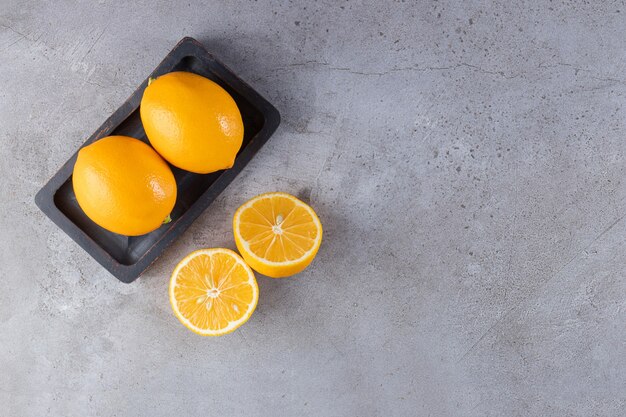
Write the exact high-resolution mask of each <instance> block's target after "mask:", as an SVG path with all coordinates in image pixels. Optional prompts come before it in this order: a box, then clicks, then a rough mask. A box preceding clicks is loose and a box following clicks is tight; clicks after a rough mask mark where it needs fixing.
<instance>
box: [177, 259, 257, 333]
mask: <svg viewBox="0 0 626 417" xmlns="http://www.w3.org/2000/svg"><path fill="white" fill-rule="evenodd" d="M169 293H170V303H171V304H172V309H173V310H174V314H175V315H176V317H177V318H178V320H180V322H181V323H182V324H184V325H185V326H186V327H187V328H188V329H190V330H192V331H194V332H195V333H197V334H199V335H202V336H221V335H223V334H227V333H230V332H232V331H234V330H235V329H236V328H238V327H239V326H241V325H242V324H244V323H245V322H246V321H247V320H248V319H249V318H250V316H251V315H252V313H253V312H254V309H255V308H256V305H257V301H258V299H259V288H258V286H257V283H256V279H255V278H254V273H253V272H252V270H251V269H250V267H249V266H248V265H246V263H245V262H244V261H243V259H241V257H240V256H239V255H237V254H236V253H235V252H233V251H232V250H230V249H220V248H216V249H201V250H197V251H195V252H192V253H190V254H189V255H187V256H186V257H185V258H184V259H183V260H182V261H180V263H179V264H178V265H177V266H176V268H175V269H174V272H173V273H172V277H171V279H170V288H169Z"/></svg>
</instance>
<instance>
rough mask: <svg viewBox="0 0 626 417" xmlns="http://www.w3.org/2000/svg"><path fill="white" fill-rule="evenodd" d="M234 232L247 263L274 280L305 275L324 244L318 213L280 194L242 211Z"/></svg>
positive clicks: (258, 200) (259, 198)
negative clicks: (298, 274) (303, 271)
mask: <svg viewBox="0 0 626 417" xmlns="http://www.w3.org/2000/svg"><path fill="white" fill-rule="evenodd" d="M233 231H234V234H235V243H236V244H237V249H239V252H240V253H241V256H243V259H244V260H245V261H246V262H247V263H248V265H250V266H251V267H252V268H253V269H254V270H255V271H257V272H259V273H261V274H263V275H267V276H268V277H272V278H281V277H288V276H291V275H293V274H297V273H298V272H300V271H302V270H303V269H304V268H306V267H307V266H308V265H309V264H310V263H311V261H313V258H315V255H316V254H317V251H318V249H319V247H320V244H321V243H322V223H320V220H319V218H318V217H317V215H316V214H315V211H313V209H312V208H311V207H310V206H309V205H307V204H306V203H304V202H302V201H300V200H298V199H297V198H296V197H294V196H292V195H290V194H287V193H280V192H276V193H266V194H261V195H258V196H256V197H254V198H253V199H251V200H249V201H248V202H246V203H245V204H243V205H242V206H241V207H239V209H237V211H236V212H235V216H234V218H233Z"/></svg>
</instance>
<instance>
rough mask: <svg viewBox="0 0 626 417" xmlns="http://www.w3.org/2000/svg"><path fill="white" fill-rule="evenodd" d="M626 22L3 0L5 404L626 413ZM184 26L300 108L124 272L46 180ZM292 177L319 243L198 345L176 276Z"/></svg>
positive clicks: (379, 412) (239, 411)
mask: <svg viewBox="0 0 626 417" xmlns="http://www.w3.org/2000/svg"><path fill="white" fill-rule="evenodd" d="M174 3H176V4H174ZM625 28H626V5H624V4H623V3H622V2H582V1H581V2H578V1H572V2H566V3H564V4H561V3H560V2H541V1H538V2H517V1H515V2H514V1H511V2H508V1H503V2H501V3H499V4H498V3H492V2H488V1H476V2H457V1H438V2H437V1H435V2H420V3H415V2H410V1H407V2H393V3H392V2H371V3H362V2H356V1H346V2H333V1H326V2H321V1H318V2H306V1H302V2H264V1H259V2H215V3H201V2H197V1H189V0H188V1H183V2H168V1H157V2H148V1H142V0H139V1H132V2H112V1H108V0H107V1H103V0H101V1H99V2H95V1H79V2H74V1H68V0H63V1H54V2H40V1H35V0H2V2H1V3H0V126H1V128H0V141H1V142H0V144H1V146H0V178H2V179H1V180H0V195H1V197H0V230H1V231H2V232H1V233H0V271H1V272H2V274H1V275H2V281H1V282H2V290H1V291H0V408H1V409H2V410H3V411H2V412H1V413H0V414H2V415H7V416H9V415H10V416H86V415H89V416H174V415H180V416H183V415H185V416H188V415H203V416H205V415H224V416H228V415H246V416H278V415H285V416H294V415H299V416H331V417H332V416H433V417H436V416H437V417H438V416H581V417H582V416H585V417H588V416H616V417H617V416H624V415H626V280H625V279H624V271H625V268H626V219H625V217H624V216H625V215H626V182H625V181H624V174H625V173H626V141H625V139H626V107H625V106H624V104H625V103H626V95H625V94H626V65H625V64H624V63H625V62H626V38H625V37H624V29H625ZM185 35H190V36H194V37H196V38H198V39H199V40H201V41H202V42H204V43H205V45H206V46H207V47H208V49H210V50H211V51H212V52H214V54H215V55H216V56H217V57H219V58H220V59H222V60H223V61H224V62H225V63H226V64H227V65H229V66H230V67H231V68H232V69H234V70H235V71H236V72H237V73H238V74H240V75H241V77H242V78H244V79H245V80H247V81H249V82H250V83H251V84H252V85H253V86H254V87H255V88H256V89H258V90H259V91H260V92H261V93H262V94H264V95H265V96H266V97H267V98H268V99H269V100H270V101H271V102H273V103H274V104H275V105H276V106H277V107H278V109H279V110H280V111H281V114H282V117H283V123H282V125H281V127H280V128H279V130H278V132H277V133H276V135H275V136H274V137H272V139H271V140H270V142H269V143H268V144H267V145H266V146H265V147H264V149H263V150H262V151H261V152H260V153H259V154H258V155H257V156H256V157H255V159H254V160H253V161H252V163H251V164H250V165H249V166H248V167H247V168H246V169H245V170H244V171H243V173H242V174H241V175H240V176H239V177H238V178H237V179H236V180H235V181H234V182H233V183H232V184H231V185H230V186H229V187H228V189H227V190H226V191H225V192H224V193H223V194H222V195H221V196H220V197H219V199H218V200H217V201H216V202H215V203H214V205H213V206H211V207H210V208H209V209H208V210H207V211H206V212H205V213H204V214H203V215H202V216H201V217H200V218H199V219H198V220H197V221H196V222H195V224H194V225H193V226H192V227H191V228H190V229H189V230H188V231H187V232H186V233H185V234H184V235H183V236H182V238H181V239H179V240H178V241H177V242H175V243H174V244H173V245H172V247H171V248H170V249H169V250H168V251H167V253H166V254H165V255H164V256H162V257H161V258H160V259H159V260H158V261H157V262H156V263H155V264H154V265H153V266H152V267H151V268H150V269H149V270H148V271H147V272H146V273H145V275H144V276H143V277H142V278H140V279H139V280H138V281H136V282H135V283H133V284H131V285H124V284H121V283H118V282H117V281H116V280H115V279H114V278H112V277H111V276H110V275H109V274H108V273H107V272H106V271H104V270H103V269H102V268H101V267H100V266H99V265H98V264H97V263H96V262H95V261H93V260H92V259H91V258H90V257H89V256H88V255H86V254H85V253H84V252H83V251H82V249H80V248H79V247H78V246H77V245H76V244H75V243H74V242H73V241H71V240H70V239H69V238H68V237H67V236H65V235H64V234H63V233H62V232H61V231H60V230H59V229H58V228H56V227H55V226H54V225H53V224H52V223H51V222H50V221H49V220H48V219H47V218H46V217H45V216H44V215H43V214H42V213H41V212H39V211H38V210H37V208H36V207H35V205H34V202H33V197H34V194H35V192H36V191H37V190H38V189H39V188H40V187H41V186H42V185H43V184H44V183H45V182H46V181H47V180H48V178H50V177H51V176H52V175H53V174H54V173H55V172H56V170H57V169H58V168H59V167H60V166H61V164H62V163H63V162H64V161H65V160H66V159H67V158H68V157H69V156H70V155H71V154H72V153H73V152H74V150H75V149H76V148H77V147H78V146H79V145H80V144H81V143H82V142H83V141H84V140H85V138H87V137H88V136H89V135H90V134H91V133H92V132H93V131H94V130H95V128H97V127H98V126H99V125H100V124H101V122H102V121H103V120H104V119H105V118H106V117H108V115H109V114H110V113H111V112H112V111H113V110H115V109H116V108H117V107H118V106H119V105H120V104H121V103H122V102H123V101H124V100H125V99H126V97H128V96H129V95H130V93H131V92H132V91H133V89H134V88H135V86H137V85H138V84H139V83H140V82H141V81H142V80H143V79H144V78H145V77H146V75H147V74H148V73H149V72H150V71H151V70H152V69H153V68H154V67H155V66H156V64H157V63H158V62H160V60H161V58H162V57H163V56H164V55H165V54H166V53H167V51H168V50H170V49H171V48H172V47H173V46H174V45H175V44H176V42H177V41H178V40H179V39H180V38H182V37H183V36H185ZM271 190H283V191H287V192H291V193H295V194H299V195H302V196H304V197H305V198H308V199H310V201H311V204H312V205H313V206H314V207H315V209H316V210H317V211H318V212H319V214H320V217H321V219H322V221H323V223H324V226H325V240H324V243H323V245H322V248H321V250H320V253H319V255H318V258H317V259H316V260H315V262H314V264H312V266H311V267H310V268H308V269H307V270H306V271H305V272H303V273H302V274H300V275H299V276H298V277H295V278H292V279H288V280H271V279H269V278H266V277H259V285H260V290H261V298H260V302H259V305H258V309H257V311H256V313H255V314H254V316H253V317H252V319H251V320H250V321H249V322H248V323H247V324H246V325H245V326H244V327H243V328H241V329H240V330H238V331H237V332H235V333H233V334H231V335H229V336H226V337H223V338H217V339H204V338H201V337H198V336H196V335H194V334H193V333H191V332H189V331H187V330H186V329H185V328H184V327H183V326H182V325H180V324H179V323H178V321H177V320H176V319H175V318H174V317H173V315H172V313H171V311H170V307H169V304H168V299H167V291H166V288H167V283H168V275H169V274H170V272H171V270H172V268H173V267H174V265H175V264H176V262H177V261H178V260H179V259H180V258H181V257H183V256H184V255H185V254H187V253H188V252H190V251H191V250H193V249H196V248H200V247H215V246H225V247H231V248H232V247H234V244H233V239H232V237H231V227H230V218H231V215H232V213H233V212H234V210H235V209H236V208H237V207H238V206H239V205H240V204H241V203H242V202H243V201H245V200H246V199H248V198H250V197H252V196H254V195H256V194H258V193H261V192H264V191H271Z"/></svg>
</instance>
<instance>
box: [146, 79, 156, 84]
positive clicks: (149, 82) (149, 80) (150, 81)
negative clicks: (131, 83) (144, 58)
mask: <svg viewBox="0 0 626 417" xmlns="http://www.w3.org/2000/svg"><path fill="white" fill-rule="evenodd" d="M154 80H156V78H152V77H149V78H148V85H150V84H152V81H154Z"/></svg>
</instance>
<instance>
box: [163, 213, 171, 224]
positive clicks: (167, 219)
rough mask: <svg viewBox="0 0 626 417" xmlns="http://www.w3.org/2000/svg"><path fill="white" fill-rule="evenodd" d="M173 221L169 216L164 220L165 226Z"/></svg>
mask: <svg viewBox="0 0 626 417" xmlns="http://www.w3.org/2000/svg"><path fill="white" fill-rule="evenodd" d="M171 221H172V217H171V216H170V215H169V214H168V215H167V217H166V218H165V220H163V224H168V223H169V222H171Z"/></svg>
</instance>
